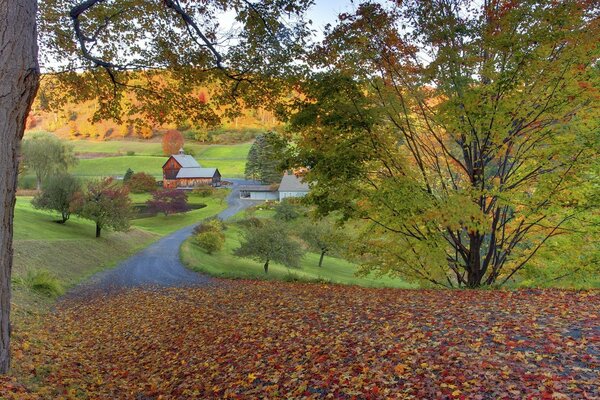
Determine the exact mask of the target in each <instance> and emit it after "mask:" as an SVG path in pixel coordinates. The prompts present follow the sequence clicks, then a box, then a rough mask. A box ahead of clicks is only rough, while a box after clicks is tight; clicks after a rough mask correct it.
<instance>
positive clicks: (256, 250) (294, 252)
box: [235, 223, 304, 274]
mask: <svg viewBox="0 0 600 400" xmlns="http://www.w3.org/2000/svg"><path fill="white" fill-rule="evenodd" d="M235 255H236V256H238V257H246V258H251V259H253V260H256V261H259V262H262V263H264V264H263V267H264V270H265V274H266V273H268V272H269V263H270V262H271V261H274V262H278V263H280V264H283V265H285V266H286V267H288V268H298V267H300V261H301V260H302V256H303V255H304V252H303V250H302V247H301V246H300V244H299V243H298V242H296V241H295V240H293V239H291V238H290V236H289V233H288V232H287V231H286V229H285V228H284V227H283V226H281V225H276V224H273V223H268V224H265V225H263V226H260V227H248V228H247V230H246V231H245V232H244V240H243V241H242V245H241V246H240V247H239V248H238V249H237V250H236V251H235Z"/></svg>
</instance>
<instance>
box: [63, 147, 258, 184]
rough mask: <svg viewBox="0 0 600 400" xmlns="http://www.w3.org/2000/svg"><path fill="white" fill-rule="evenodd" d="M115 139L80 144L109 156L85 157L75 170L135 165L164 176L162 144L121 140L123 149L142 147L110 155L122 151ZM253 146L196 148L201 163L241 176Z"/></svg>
mask: <svg viewBox="0 0 600 400" xmlns="http://www.w3.org/2000/svg"><path fill="white" fill-rule="evenodd" d="M75 143H80V142H75ZM115 143H117V142H98V143H96V144H93V145H91V144H90V143H85V146H81V145H79V146H78V147H77V146H76V149H77V148H78V150H77V151H82V150H81V149H82V148H87V149H88V150H90V152H93V153H105V154H107V157H100V158H90V159H82V160H80V161H79V164H78V165H77V166H75V167H74V168H73V169H72V170H71V172H72V173H73V174H74V175H77V176H80V177H97V176H115V175H119V176H122V175H124V174H125V171H127V169H128V168H131V169H132V170H134V171H136V172H146V173H148V174H151V175H153V176H155V177H156V178H162V169H161V168H162V165H163V164H164V163H165V161H166V157H165V156H162V155H161V154H162V149H160V146H159V148H154V146H151V145H152V143H140V142H121V143H123V144H122V145H120V146H121V147H118V148H119V149H125V148H137V149H138V150H140V151H136V155H135V156H116V157H113V156H109V155H116V154H118V153H116V152H113V151H115V149H116V148H117V147H116V146H115ZM250 146H251V145H250V144H249V143H245V144H238V145H215V146H202V147H200V146H199V147H198V149H197V150H198V151H197V152H195V157H196V159H197V160H198V162H199V163H200V165H202V166H204V167H215V168H218V169H219V171H220V172H221V175H223V176H224V177H229V178H237V177H242V176H243V175H244V168H245V165H246V156H247V155H248V151H249V150H250ZM92 148H93V150H92ZM118 151H120V150H118ZM138 154H148V155H138Z"/></svg>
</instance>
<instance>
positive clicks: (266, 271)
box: [264, 259, 269, 274]
mask: <svg viewBox="0 0 600 400" xmlns="http://www.w3.org/2000/svg"><path fill="white" fill-rule="evenodd" d="M264 268H265V274H267V273H269V260H268V259H267V262H266V263H265V265H264Z"/></svg>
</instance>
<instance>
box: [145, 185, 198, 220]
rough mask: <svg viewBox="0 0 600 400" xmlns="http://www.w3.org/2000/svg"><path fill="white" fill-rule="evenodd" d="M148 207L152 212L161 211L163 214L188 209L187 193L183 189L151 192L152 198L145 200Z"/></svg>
mask: <svg viewBox="0 0 600 400" xmlns="http://www.w3.org/2000/svg"><path fill="white" fill-rule="evenodd" d="M146 204H147V206H148V209H149V210H150V211H153V212H160V213H163V214H164V215H165V216H166V215H169V214H175V213H180V212H186V211H189V209H190V207H189V205H188V202H187V194H186V193H185V192H184V191H183V190H177V189H174V190H157V191H156V192H154V193H152V198H151V199H150V200H148V201H147V202H146Z"/></svg>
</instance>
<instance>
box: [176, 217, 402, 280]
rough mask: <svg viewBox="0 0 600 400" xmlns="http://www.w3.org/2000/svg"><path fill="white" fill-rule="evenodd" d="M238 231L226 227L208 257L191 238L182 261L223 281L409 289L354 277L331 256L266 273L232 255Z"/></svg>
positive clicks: (313, 256) (311, 258) (310, 255)
mask: <svg viewBox="0 0 600 400" xmlns="http://www.w3.org/2000/svg"><path fill="white" fill-rule="evenodd" d="M241 233H242V231H241V229H240V228H239V227H237V226H236V225H235V224H230V225H228V228H227V230H226V231H225V234H226V241H225V247H224V248H223V250H221V251H220V252H218V253H215V254H212V255H209V254H207V253H206V252H204V251H203V250H202V249H200V247H198V246H197V245H195V244H194V242H193V238H189V239H188V240H186V241H185V242H184V244H183V246H182V247H181V259H182V261H183V263H184V264H185V265H187V266H188V267H189V268H191V269H192V270H194V271H197V272H202V273H205V274H208V275H211V276H216V277H222V278H240V279H267V280H300V281H314V280H320V281H327V282H332V283H343V284H350V285H359V286H366V287H395V288H411V287H414V286H412V285H411V284H408V283H406V282H403V281H402V280H400V279H392V278H389V277H382V278H378V277H375V276H369V277H356V276H354V273H355V271H356V265H354V264H352V263H350V262H348V261H345V260H342V259H339V258H334V257H326V258H325V261H324V262H323V267H321V268H319V267H318V262H319V255H318V254H315V253H307V254H306V255H305V256H304V258H303V259H302V264H301V268H299V269H289V268H286V267H284V266H283V265H281V264H277V263H271V264H270V266H269V273H268V274H265V273H264V270H263V265H262V263H259V262H256V261H253V260H250V259H247V258H240V257H236V256H234V255H233V251H234V250H235V249H236V248H238V247H239V245H240V238H241Z"/></svg>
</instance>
